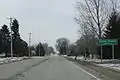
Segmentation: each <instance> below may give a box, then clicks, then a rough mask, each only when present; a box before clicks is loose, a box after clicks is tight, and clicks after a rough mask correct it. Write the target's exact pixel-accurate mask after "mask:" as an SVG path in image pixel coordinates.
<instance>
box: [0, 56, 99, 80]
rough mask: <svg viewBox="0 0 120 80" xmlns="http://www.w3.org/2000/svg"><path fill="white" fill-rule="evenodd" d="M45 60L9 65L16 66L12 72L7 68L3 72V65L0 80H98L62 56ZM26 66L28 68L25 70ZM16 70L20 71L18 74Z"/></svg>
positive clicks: (0, 68)
mask: <svg viewBox="0 0 120 80" xmlns="http://www.w3.org/2000/svg"><path fill="white" fill-rule="evenodd" d="M43 60H44V59H40V60H39V59H37V60H36V61H34V60H32V59H31V60H28V61H26V62H25V61H24V62H22V64H21V63H20V62H18V63H16V64H8V65H7V66H9V65H11V66H12V65H14V68H10V70H9V68H8V67H7V66H6V67H4V68H3V70H2V67H3V66H4V65H3V66H2V67H0V70H2V72H0V80H97V79H96V78H94V77H93V76H92V75H90V74H89V73H86V72H84V71H83V70H80V69H79V68H78V67H76V66H74V64H72V62H70V61H68V60H66V59H65V58H63V57H61V56H50V57H49V58H48V59H46V60H44V61H43ZM32 64H33V65H32ZM22 65H24V66H22ZM18 66H19V67H18ZM21 66H22V67H21ZM25 66H27V68H25V69H23V68H24V67H25ZM28 66H29V67H28ZM30 66H31V67H30ZM9 67H10V66H9ZM12 67H13V66H12ZM12 69H13V70H14V71H12ZM7 70H8V71H7ZM15 70H18V72H16V71H15ZM10 71H11V72H10ZM5 72H6V73H5ZM7 72H8V73H7ZM15 72H16V73H15ZM8 74H9V75H8ZM11 74H12V75H11ZM1 75H4V76H1ZM5 76H6V77H7V78H6V77H5Z"/></svg>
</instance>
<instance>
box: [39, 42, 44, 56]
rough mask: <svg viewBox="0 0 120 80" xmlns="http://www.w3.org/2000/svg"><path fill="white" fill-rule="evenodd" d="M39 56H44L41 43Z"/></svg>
mask: <svg viewBox="0 0 120 80" xmlns="http://www.w3.org/2000/svg"><path fill="white" fill-rule="evenodd" d="M40 56H45V49H44V47H43V45H42V44H41V43H40Z"/></svg>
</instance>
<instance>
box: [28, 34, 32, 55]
mask: <svg viewBox="0 0 120 80" xmlns="http://www.w3.org/2000/svg"><path fill="white" fill-rule="evenodd" d="M28 34H29V57H30V52H31V51H30V45H31V34H32V33H28Z"/></svg>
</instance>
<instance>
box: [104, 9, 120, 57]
mask: <svg viewBox="0 0 120 80" xmlns="http://www.w3.org/2000/svg"><path fill="white" fill-rule="evenodd" d="M103 38H104V39H118V42H119V44H118V45H117V46H115V58H120V54H119V53H120V48H119V46H120V16H119V13H118V12H117V11H113V12H112V13H111V15H110V17H109V21H108V24H107V26H106V30H105V31H104V34H103ZM103 57H104V58H112V47H111V46H104V47H103Z"/></svg>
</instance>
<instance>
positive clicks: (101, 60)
mask: <svg viewBox="0 0 120 80" xmlns="http://www.w3.org/2000/svg"><path fill="white" fill-rule="evenodd" d="M102 58H103V50H102V46H101V63H102Z"/></svg>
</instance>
